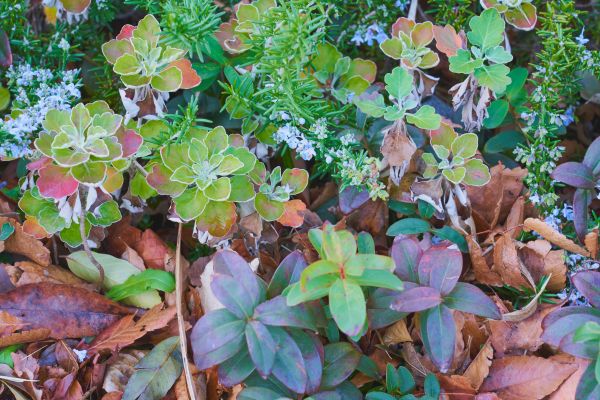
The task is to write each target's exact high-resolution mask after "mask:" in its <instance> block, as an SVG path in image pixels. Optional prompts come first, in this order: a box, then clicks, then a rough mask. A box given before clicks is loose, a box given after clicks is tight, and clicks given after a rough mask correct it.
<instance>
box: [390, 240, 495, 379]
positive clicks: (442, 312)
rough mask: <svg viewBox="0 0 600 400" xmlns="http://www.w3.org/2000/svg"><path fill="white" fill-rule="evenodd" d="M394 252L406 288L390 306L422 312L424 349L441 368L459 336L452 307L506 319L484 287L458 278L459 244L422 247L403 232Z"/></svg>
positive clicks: (445, 369)
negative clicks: (460, 280)
mask: <svg viewBox="0 0 600 400" xmlns="http://www.w3.org/2000/svg"><path fill="white" fill-rule="evenodd" d="M392 258H393V259H394V262H395V264H396V269H395V273H396V275H397V276H398V277H399V278H400V279H402V281H403V282H404V283H405V288H404V291H402V293H400V294H398V295H396V297H395V300H393V301H392V302H391V309H392V310H394V311H397V312H399V313H415V312H416V313H419V321H420V329H421V338H422V339H423V345H424V347H425V351H426V352H427V355H428V356H429V358H430V359H431V361H433V363H434V364H435V365H436V366H437V367H438V368H439V369H440V371H441V372H448V369H449V368H450V366H451V364H452V360H453V358H454V350H455V341H456V334H455V332H456V328H455V325H454V318H453V316H452V311H451V310H458V311H461V312H466V313H471V314H475V315H478V316H481V317H484V318H491V319H501V317H502V314H501V313H500V310H499V309H498V307H497V306H496V304H494V302H493V301H492V300H491V299H490V298H489V297H488V296H487V295H486V294H485V293H483V292H482V291H481V289H479V288H478V287H477V286H475V285H472V284H470V283H464V282H459V281H458V279H459V278H460V275H461V273H462V265H463V259H462V254H461V252H460V251H459V250H458V249H455V248H452V247H447V246H444V245H436V246H432V247H430V248H428V249H426V250H423V249H422V247H421V244H420V243H419V242H418V241H417V240H416V239H415V238H414V237H402V236H399V237H398V238H396V240H395V241H394V245H393V247H392Z"/></svg>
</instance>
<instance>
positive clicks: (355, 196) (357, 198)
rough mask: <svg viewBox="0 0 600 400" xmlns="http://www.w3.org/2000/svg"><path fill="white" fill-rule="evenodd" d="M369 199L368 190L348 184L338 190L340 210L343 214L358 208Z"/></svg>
mask: <svg viewBox="0 0 600 400" xmlns="http://www.w3.org/2000/svg"><path fill="white" fill-rule="evenodd" d="M368 200H369V191H368V190H360V189H358V188H357V187H355V186H348V187H347V188H346V189H344V190H342V191H341V192H340V211H342V213H344V214H345V215H348V214H350V213H351V212H352V211H354V210H356V209H358V208H359V207H360V206H362V205H363V204H365V203H366V202H367V201H368Z"/></svg>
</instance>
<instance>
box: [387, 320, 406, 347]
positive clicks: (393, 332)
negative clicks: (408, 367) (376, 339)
mask: <svg viewBox="0 0 600 400" xmlns="http://www.w3.org/2000/svg"><path fill="white" fill-rule="evenodd" d="M405 342H412V338H411V337H410V333H409V332H408V328H407V327H406V321H405V320H404V319H401V320H400V321H398V322H396V323H394V324H393V325H392V326H390V327H388V328H387V329H386V330H385V333H384V334H383V344H385V345H386V346H390V345H395V344H398V343H405Z"/></svg>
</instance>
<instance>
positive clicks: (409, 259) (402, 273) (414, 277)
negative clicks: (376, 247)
mask: <svg viewBox="0 0 600 400" xmlns="http://www.w3.org/2000/svg"><path fill="white" fill-rule="evenodd" d="M422 255H423V250H422V249H421V246H419V242H418V241H417V239H416V238H415V237H414V236H404V237H403V236H399V237H397V238H396V239H394V244H393V245H392V258H393V259H394V263H395V264H396V269H395V270H394V273H395V274H396V275H398V276H399V277H400V279H402V280H403V281H404V282H414V283H417V282H418V280H419V275H418V272H417V270H418V266H419V261H420V260H421V256H422Z"/></svg>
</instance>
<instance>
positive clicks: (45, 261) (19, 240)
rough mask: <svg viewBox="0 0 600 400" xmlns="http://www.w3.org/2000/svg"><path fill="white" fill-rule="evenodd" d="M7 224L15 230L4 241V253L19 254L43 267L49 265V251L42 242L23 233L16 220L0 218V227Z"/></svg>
mask: <svg viewBox="0 0 600 400" xmlns="http://www.w3.org/2000/svg"><path fill="white" fill-rule="evenodd" d="M7 222H8V223H9V224H11V225H12V226H13V227H14V228H15V231H14V233H13V234H12V235H10V236H9V238H8V239H6V240H5V241H4V251H6V252H8V253H15V254H20V255H22V256H25V257H27V258H29V259H30V260H31V261H33V262H36V263H38V264H40V265H43V266H47V265H49V264H50V250H48V249H47V248H45V247H44V245H43V244H42V242H40V241H39V240H37V239H36V238H34V237H33V236H30V235H28V234H27V233H25V232H23V227H22V226H21V224H19V223H18V222H17V221H16V220H14V219H12V218H7V217H0V226H1V225H3V224H5V223H7Z"/></svg>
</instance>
